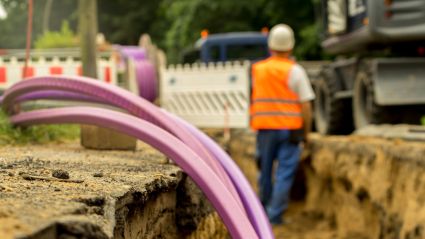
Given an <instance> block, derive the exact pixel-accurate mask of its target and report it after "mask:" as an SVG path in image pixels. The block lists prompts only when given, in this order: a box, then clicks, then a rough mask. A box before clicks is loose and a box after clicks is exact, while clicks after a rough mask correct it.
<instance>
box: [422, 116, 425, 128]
mask: <svg viewBox="0 0 425 239" xmlns="http://www.w3.org/2000/svg"><path fill="white" fill-rule="evenodd" d="M421 124H422V125H423V126H425V115H424V116H422V118H421Z"/></svg>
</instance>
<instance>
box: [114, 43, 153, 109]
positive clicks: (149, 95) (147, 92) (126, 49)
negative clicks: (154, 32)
mask: <svg viewBox="0 0 425 239" xmlns="http://www.w3.org/2000/svg"><path fill="white" fill-rule="evenodd" d="M115 49H116V50H117V51H118V52H119V53H120V55H121V59H122V60H121V62H120V64H124V65H125V64H126V63H125V62H126V61H127V59H132V60H133V61H134V71H135V76H136V82H137V87H138V89H139V95H140V96H141V97H143V98H145V99H147V100H148V101H150V102H153V101H154V100H155V99H156V98H157V96H158V94H157V76H156V70H155V66H154V65H153V64H152V63H151V62H149V60H148V59H147V55H146V50H145V49H143V48H140V47H138V46H115ZM127 65H128V63H127ZM130 70H132V69H130Z"/></svg>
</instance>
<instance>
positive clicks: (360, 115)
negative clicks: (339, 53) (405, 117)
mask: <svg viewBox="0 0 425 239" xmlns="http://www.w3.org/2000/svg"><path fill="white" fill-rule="evenodd" d="M353 118H354V126H355V128H356V129H360V128H363V127H365V126H367V125H371V124H383V123H393V122H394V119H395V117H393V118H391V116H390V112H389V108H388V107H383V106H379V105H377V104H376V102H375V92H374V89H373V80H372V72H371V71H370V70H369V67H368V66H367V64H365V63H363V64H361V65H360V67H359V69H358V71H357V74H356V79H355V82H354V95H353Z"/></svg>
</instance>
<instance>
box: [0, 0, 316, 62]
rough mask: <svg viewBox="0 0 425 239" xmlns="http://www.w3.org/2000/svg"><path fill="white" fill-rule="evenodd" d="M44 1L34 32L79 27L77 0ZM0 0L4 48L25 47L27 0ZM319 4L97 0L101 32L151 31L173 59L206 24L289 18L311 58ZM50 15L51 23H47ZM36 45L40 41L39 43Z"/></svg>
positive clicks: (220, 27) (129, 38)
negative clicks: (3, 12)
mask: <svg viewBox="0 0 425 239" xmlns="http://www.w3.org/2000/svg"><path fill="white" fill-rule="evenodd" d="M46 2H47V0H37V1H34V24H33V36H38V35H41V33H42V28H43V26H44V28H45V29H44V30H48V29H51V31H58V30H59V28H60V23H62V22H63V21H64V20H67V21H68V22H69V23H70V26H71V29H76V24H77V19H78V12H77V9H78V1H76V0H61V1H53V4H52V8H51V9H50V10H49V8H46V6H47V5H46ZM0 3H1V4H3V6H4V7H5V9H6V11H7V12H8V17H7V18H6V19H4V20H0V29H1V33H2V34H0V48H24V47H25V35H26V20H27V18H26V14H27V12H26V10H27V9H26V3H27V2H26V1H22V0H0ZM318 5H320V0H250V1H240V0H214V1H210V0H157V1H134V0H98V21H99V24H98V25H99V32H102V33H103V34H104V35H105V36H106V39H107V40H108V41H110V42H112V43H114V44H123V45H136V44H138V40H139V37H140V35H141V34H142V33H148V34H150V35H151V37H152V41H153V42H154V43H155V44H157V45H159V47H160V48H163V49H165V50H166V53H167V55H168V58H169V60H170V61H171V62H175V61H176V60H177V59H178V55H179V53H181V52H182V51H183V49H185V48H187V47H190V46H192V45H193V44H194V42H195V41H196V40H197V39H198V38H199V36H200V32H201V31H202V30H203V29H208V30H209V32H210V33H211V34H213V33H223V32H232V31H259V30H260V29H261V28H262V27H269V28H271V27H272V26H274V25H276V24H278V23H287V24H288V25H290V26H291V27H292V28H293V29H294V31H295V35H296V36H295V37H296V40H297V45H296V49H295V55H296V57H297V59H300V60H312V59H321V58H322V57H323V53H322V50H321V48H320V46H319V42H320V39H319V36H320V34H319V33H320V29H319V27H318V25H319V24H317V23H315V22H316V16H315V15H316V14H315V6H318ZM48 10H49V11H48ZM46 12H50V14H45V13H46ZM46 16H48V17H46ZM46 21H47V23H48V24H44V23H43V22H46ZM46 26H47V27H46ZM46 35H47V34H46ZM33 38H34V37H33ZM46 38H54V37H46ZM37 40H38V39H37ZM46 41H47V40H46ZM46 44H47V45H49V44H50V43H46ZM61 44H62V43H61ZM36 47H40V46H39V44H38V43H37V46H36ZM43 47H44V46H43Z"/></svg>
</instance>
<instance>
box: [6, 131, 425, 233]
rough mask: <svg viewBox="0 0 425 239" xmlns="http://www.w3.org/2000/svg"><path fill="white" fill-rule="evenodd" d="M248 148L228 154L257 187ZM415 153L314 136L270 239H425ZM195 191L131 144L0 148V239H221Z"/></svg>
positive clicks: (393, 143)
mask: <svg viewBox="0 0 425 239" xmlns="http://www.w3.org/2000/svg"><path fill="white" fill-rule="evenodd" d="M214 134H215V136H214ZM213 136H214V138H217V139H218V140H219V141H220V140H222V139H221V138H220V137H221V132H216V133H213ZM254 142H255V137H254V135H253V133H252V132H248V131H239V132H233V133H232V137H231V140H230V142H228V143H227V150H228V151H229V152H230V153H231V155H232V157H233V158H234V159H235V161H236V162H237V163H238V164H239V165H240V167H241V169H242V171H243V172H244V173H245V174H246V176H247V178H248V179H249V181H250V182H251V184H252V185H253V187H254V188H256V179H257V177H258V175H257V168H256V165H255V162H254V160H253V156H254V148H255V147H254ZM424 155H425V145H424V144H423V142H407V141H404V140H390V139H381V138H375V137H366V136H334V137H321V136H318V135H313V136H312V141H311V145H310V146H309V149H308V150H306V151H305V152H304V155H303V160H302V161H301V165H300V173H299V175H298V177H297V180H296V182H295V186H294V193H293V199H294V200H293V202H292V203H291V204H290V208H289V210H288V212H287V213H286V214H285V219H286V221H287V223H286V224H285V225H283V226H278V227H274V228H273V230H274V232H275V234H276V238H283V239H333V238H338V239H339V238H341V239H361V238H370V239H374V238H376V239H378V238H379V239H380V238H390V239H392V238H397V239H398V238H403V239H422V238H425V157H424ZM68 175H69V178H68ZM196 191H197V189H196V187H194V186H193V183H192V184H191V183H190V181H188V180H185V176H184V174H183V173H182V172H181V170H180V169H179V168H178V167H177V166H176V165H174V164H173V163H171V161H170V160H169V159H167V158H166V157H165V156H163V155H162V154H160V153H158V152H157V151H156V150H154V149H152V148H150V147H149V146H147V145H145V144H142V143H140V142H139V145H138V150H137V151H135V152H132V151H94V150H85V149H83V148H81V146H80V145H79V143H78V142H76V141H72V142H67V143H62V144H47V145H32V146H0V238H6V239H7V238H58V237H59V236H67V237H63V238H80V237H82V235H84V236H94V237H95V238H158V237H162V238H228V235H227V233H226V230H225V229H224V227H223V224H222V223H221V222H220V220H219V219H218V217H217V214H216V213H214V212H213V210H212V209H211V206H210V205H209V203H207V202H204V199H202V198H203V197H202V195H201V196H200V194H199V193H197V192H196ZM198 192H199V191H198ZM182 202H189V203H186V204H184V203H183V204H182ZM176 222H179V223H176ZM177 224H180V225H177Z"/></svg>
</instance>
